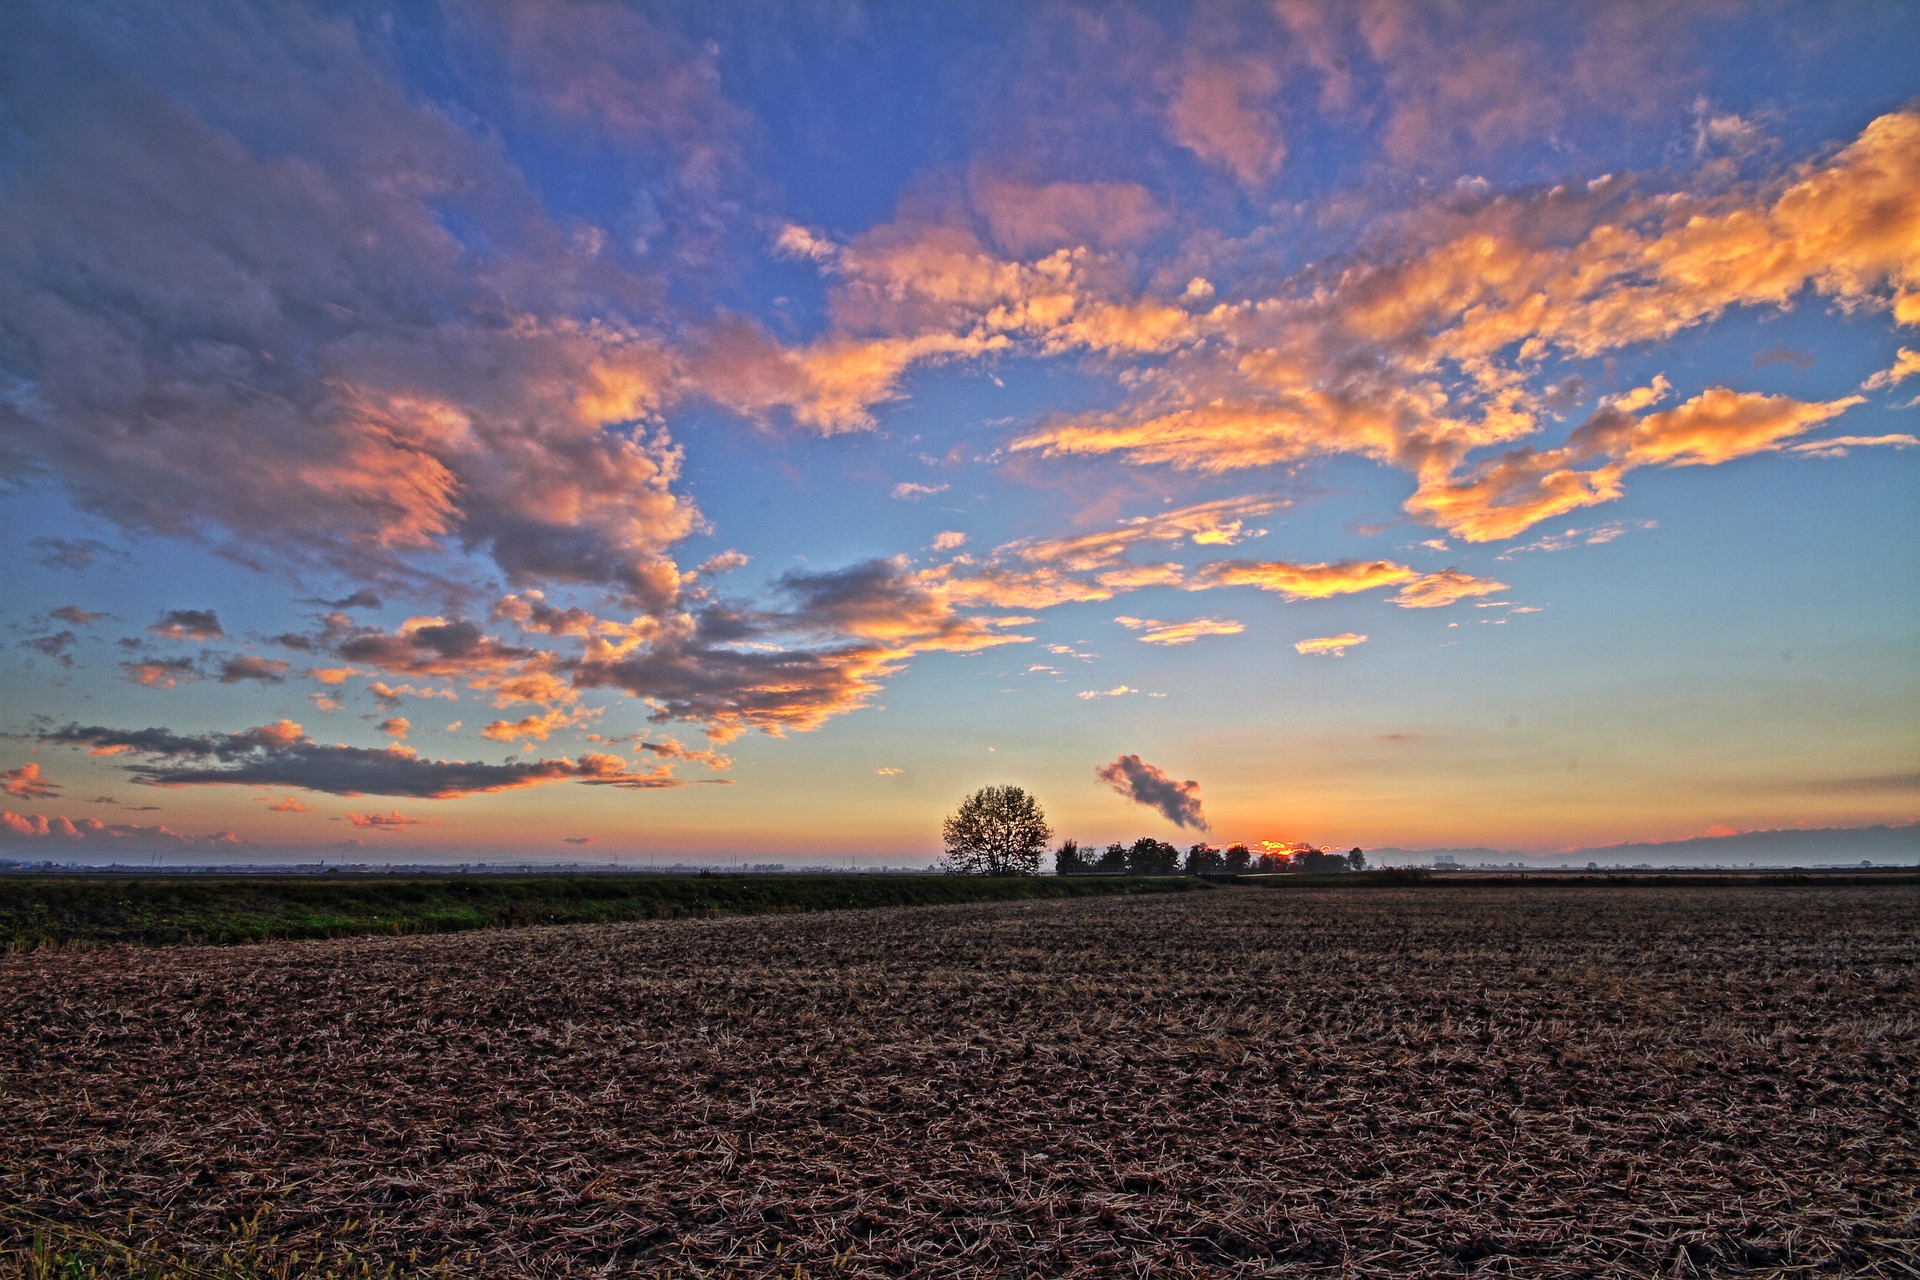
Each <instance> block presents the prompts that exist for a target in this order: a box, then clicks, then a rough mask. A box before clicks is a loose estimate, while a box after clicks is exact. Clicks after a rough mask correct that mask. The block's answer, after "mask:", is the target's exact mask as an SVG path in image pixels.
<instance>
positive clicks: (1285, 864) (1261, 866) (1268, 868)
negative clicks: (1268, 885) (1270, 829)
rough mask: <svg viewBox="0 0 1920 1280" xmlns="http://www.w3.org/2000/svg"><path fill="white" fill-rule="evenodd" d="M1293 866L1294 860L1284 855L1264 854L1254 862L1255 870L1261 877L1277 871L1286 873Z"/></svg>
mask: <svg viewBox="0 0 1920 1280" xmlns="http://www.w3.org/2000/svg"><path fill="white" fill-rule="evenodd" d="M1292 865H1293V859H1292V858H1290V857H1288V856H1287V855H1286V854H1283V853H1263V854H1261V855H1260V856H1259V857H1258V858H1255V859H1254V860H1253V869H1254V870H1255V871H1258V872H1259V873H1260V874H1261V875H1272V874H1273V873H1274V872H1276V871H1285V870H1287V869H1289V868H1290V867H1291V866H1292Z"/></svg>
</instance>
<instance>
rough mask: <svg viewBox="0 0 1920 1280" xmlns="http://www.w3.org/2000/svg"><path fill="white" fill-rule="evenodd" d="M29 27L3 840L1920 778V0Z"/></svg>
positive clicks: (1217, 826) (1290, 825)
mask: <svg viewBox="0 0 1920 1280" xmlns="http://www.w3.org/2000/svg"><path fill="white" fill-rule="evenodd" d="M0 24H3V25H0V50H4V51H3V52H0V190H3V191H4V201H3V202H0V469H3V470H0V474H3V475H4V478H5V484H6V488H5V490H4V492H3V493H0V513H3V514H0V520H4V522H5V523H4V526H0V529H3V532H4V540H5V541H4V545H5V554H6V560H5V563H6V564H7V567H8V571H7V582H8V590H7V593H6V599H7V605H6V615H5V627H6V631H5V637H4V638H5V641H6V648H5V650H4V654H3V655H0V688H3V690H4V699H0V701H4V709H3V710H0V732H4V733H5V734H6V735H7V736H6V737H5V738H4V739H0V773H4V774H5V775H6V785H7V792H8V794H7V796H6V797H5V799H4V808H5V812H6V814H7V816H6V817H5V818H4V819H0V836H4V838H5V841H6V845H5V847H6V849H7V850H8V851H9V852H19V851H47V852H49V853H52V854H55V855H57V856H89V857H94V856H108V855H111V854H114V853H116V852H124V853H127V854H129V855H133V854H148V853H151V852H152V851H155V850H159V851H162V852H165V853H167V854H169V855H171V854H172V853H174V852H178V853H179V854H180V856H183V857H184V856H193V857H214V856H217V857H240V858H253V857H267V856H282V855H284V854H287V853H293V854H298V855H301V856H306V855H308V854H310V853H314V852H326V853H333V852H335V851H338V850H342V849H346V850H353V851H357V852H355V853H354V855H353V856H366V857H384V856H392V857H400V858H408V859H412V858H418V857H457V856H467V855H470V854H472V855H479V856H488V857H498V856H516V857H531V858H543V857H553V858H562V857H565V858H572V857H579V856H593V857H601V856H645V855H652V856H681V855H686V856H693V857H707V856H717V855H732V854H754V855H761V854H764V855H768V856H781V857H789V856H795V855H804V856H845V857H851V858H855V859H862V860H866V861H869V862H892V863H895V864H898V863H901V862H916V861H925V860H927V859H930V858H931V857H933V856H934V855H936V854H937V852H938V831H939V826H940V819H941V817H942V815H943V814H944V813H946V812H947V811H948V810H950V809H951V808H952V806H953V805H954V804H955V803H956V802H957V800H958V799H959V798H960V797H961V796H962V795H964V794H965V793H966V792H967V791H969V790H971V789H972V788H974V787H977V786H979V785H983V784H986V783H994V782H1012V783H1017V784H1020V785H1024V786H1027V787H1029V788H1030V789H1032V790H1034V791H1035V792H1036V793H1037V794H1038V796H1039V797H1040V799H1041V801H1042V803H1043V804H1044V805H1045V806H1046V807H1047V810H1048V812H1049V813H1050V815H1052V817H1053V819H1054V825H1055V826H1056V828H1057V829H1058V830H1059V832H1060V834H1061V835H1062V836H1075V837H1078V838H1080V839H1082V840H1083V841H1095V842H1102V843H1104V842H1106V841H1108V840H1112V839H1131V838H1132V837H1134V836H1136V835H1139V834H1142V833H1151V834H1155V835H1158V836H1162V837H1165V838H1171V839H1175V840H1178V841H1180V842H1182V843H1189V842H1191V841H1194V840H1199V839H1209V840H1213V841H1215V842H1216V843H1219V842H1224V841H1228V840H1235V839H1239V840H1248V841H1260V840H1266V841H1272V842H1287V841H1312V842H1314V843H1319V844H1337V845H1339V846H1341V847H1346V846H1348V845H1352V844H1360V845H1363V846H1368V847H1378V846H1382V845H1401V846H1422V845H1435V846H1445V845H1467V844H1472V845H1493V846H1500V847H1514V848H1525V849H1532V850H1538V851H1546V850H1555V849H1563V848H1570V847H1578V846H1582V845H1591V844H1603V843H1610V842H1614V841H1620V840H1645V839H1677V838H1686V837H1692V836H1697V835H1701V834H1707V833H1724V832H1736V831H1745V830H1758V829H1770V828H1777V827H1792V826H1812V827H1825V826H1853V825H1867V824H1873V823H1884V822H1909V821H1912V820H1914V818H1915V817H1916V816H1917V811H1920V773H1917V772H1916V770H1917V769H1920V734H1916V732H1915V729H1914V727H1913V726H1914V725H1915V724H1920V714H1916V713H1917V712H1920V689H1916V671H1920V664H1916V662H1915V656H1916V639H1917V638H1920V607H1917V606H1916V598H1915V592H1914V584H1915V582H1916V581H1920V574H1917V573H1916V569H1917V568H1920V566H1917V565H1916V548H1917V547H1920V537H1916V533H1920V530H1917V529H1916V527H1915V526H1916V514H1915V513H1916V511H1920V502H1916V500H1915V499H1916V497H1917V496H1920V476H1917V474H1916V461H1917V460H1920V450H1916V449H1914V448H1912V447H1911V446H1913V444H1914V443H1915V440H1914V432H1915V418H1916V408H1915V401H1916V396H1917V395H1920V355H1915V354H1914V348H1915V347H1917V346H1920V342H1917V341H1916V339H1915V335H1914V332H1913V330H1914V328H1915V326H1916V325H1920V195H1916V192H1920V105H1916V91H1917V90H1920V85H1917V84H1916V83H1915V80H1914V76H1913V73H1912V66H1913V63H1914V57H1913V54H1914V52H1915V50H1916V49H1920V39H1916V37H1917V36H1920V21H1917V20H1916V16H1915V13H1914V11H1913V9H1912V7H1911V6H1908V5H1904V4H1894V3H1885V4H1848V5H1777V4H1762V5H1755V4H1740V3H1727V4H1724V5H1715V6H1692V7H1687V8H1686V9H1684V10H1683V11H1679V12H1675V11H1673V7H1671V6H1662V5H1652V4H1648V5H1638V4H1625V3H1620V4H1605V5H1591V6H1578V7H1573V6H1569V7H1565V8H1548V9H1542V7H1540V6H1536V5H1527V4H1518V3H1515V4H1476V5H1471V6H1459V5H1448V4H1410V3H1398V2H1392V3H1389V2H1387V0H1379V2H1377V3H1369V4H1358V5H1350V4H1340V5H1334V4H1325V5H1322V4H1317V3H1310V2H1307V0H1300V2H1298V3H1295V2H1292V0H1289V2H1287V3H1277V4H1272V5H1254V4H1246V5H1227V6H1209V7H1206V8H1203V9H1195V8H1192V7H1188V6H1153V5H1145V6H1130V5H1119V4H1115V5H1074V4H1060V5H1051V6H1028V5H994V4H983V5H966V6H962V5H940V6H868V5H857V4H843V5H794V6H788V7H785V8H781V9H778V10H770V9H768V8H766V7H765V6H758V5H731V6H730V5H712V6H698V7H693V6H646V5H616V4H586V3H581V4H562V3H554V4H546V5H484V4H474V5H453V4H448V5H417V6H415V5H410V6H375V5H345V6H338V7H332V8H328V9H326V10H325V11H316V10H314V9H312V8H311V7H307V6H291V5H287V6H281V5H265V4H262V5H249V6H242V7H240V8H238V9H219V10H215V9H213V8H211V7H205V6H196V5H192V4H186V5H177V6H168V7H167V8H166V10H165V11H164V12H161V11H157V10H154V9H153V8H152V7H151V6H139V5H111V4H90V5H85V6H71V5H35V4H24V5H18V6H12V7H10V8H9V11H8V13H7V15H6V16H5V17H4V18H0ZM1127 756H1137V757H1139V758H1140V760H1141V761H1142V762H1143V765H1144V767H1145V768H1146V769H1147V770H1149V771H1150V772H1147V773H1143V774H1138V775H1130V776H1139V777H1146V778H1149V779H1151V780H1155V785H1152V786H1144V785H1143V786H1135V785H1131V784H1126V783H1113V782H1109V781H1105V780H1103V778H1102V777H1100V776H1096V773H1097V771H1101V770H1102V769H1103V767H1104V766H1110V765H1111V763H1112V762H1114V761H1116V760H1120V759H1122V758H1124V757H1127ZM1104 776H1105V777H1114V776H1117V775H1116V774H1115V773H1114V771H1113V770H1112V769H1111V768H1107V769H1105V772H1104ZM1172 794H1177V795H1179V796H1180V797H1182V801H1181V803H1179V804H1177V805H1176V804H1169V803H1166V802H1165V800H1164V797H1165V796H1167V795H1172ZM1196 815H1198V816H1196Z"/></svg>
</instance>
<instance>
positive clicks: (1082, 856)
mask: <svg viewBox="0 0 1920 1280" xmlns="http://www.w3.org/2000/svg"><path fill="white" fill-rule="evenodd" d="M1091 870H1093V866H1092V864H1091V863H1089V862H1088V861H1087V855H1086V853H1085V851H1083V850H1082V849H1081V848H1080V842H1079V841H1078V840H1062V841H1061V842H1060V847H1059V848H1058V849H1055V850H1054V851H1053V874H1055V875H1057V876H1083V875H1085V874H1086V873H1087V872H1089V871H1091Z"/></svg>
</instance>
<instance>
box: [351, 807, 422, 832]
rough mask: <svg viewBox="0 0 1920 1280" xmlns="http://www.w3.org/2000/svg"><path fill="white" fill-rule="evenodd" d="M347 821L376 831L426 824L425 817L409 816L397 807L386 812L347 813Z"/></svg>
mask: <svg viewBox="0 0 1920 1280" xmlns="http://www.w3.org/2000/svg"><path fill="white" fill-rule="evenodd" d="M347 821H348V822H351V823H352V824H353V825H354V826H356V827H367V828H372V829H374V830H376V831H394V830H398V829H399V828H401V827H418V826H425V825H427V820H426V819H425V818H409V817H407V816H406V815H405V814H403V813H401V812H400V811H399V810H398V809H393V810H390V811H388V812H386V813H349V814H348V815H347Z"/></svg>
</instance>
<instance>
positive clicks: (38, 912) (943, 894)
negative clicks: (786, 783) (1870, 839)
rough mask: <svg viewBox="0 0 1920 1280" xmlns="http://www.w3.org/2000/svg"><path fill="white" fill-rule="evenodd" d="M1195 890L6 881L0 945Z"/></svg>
mask: <svg viewBox="0 0 1920 1280" xmlns="http://www.w3.org/2000/svg"><path fill="white" fill-rule="evenodd" d="M1203 887H1205V886H1204V885H1203V884H1202V882H1200V881H1198V880H1195V879H1193V878H1191V877H1180V876H1168V877H1136V876H1072V877H1062V876H1019V877H985V876H977V877H976V876H914V875H844V876H836V875H793V876H776V875H769V876H760V875H755V876H727V875H712V876H658V875H635V876H624V875H586V876H542V875H433V876H411V875H410V876H393V877H388V876H380V875H366V876H330V875H318V876H305V875H302V876H292V875H288V876H278V875H255V876H215V875H207V876H191V877H189V876H170V877H169V876H154V877H142V876H120V875H114V876H107V875H100V876H46V877H18V878H12V877H8V878H3V879H0V947H3V948H5V949H7V950H14V951H18V950H32V949H38V948H41V947H69V946H89V945H100V944H104V943H134V944H139V945H146V946H166V945H177V944H195V943H216V944H225V943H236V942H264V941H268V940H271V939H282V938H339V937H356V936H364V935H368V934H376V935H377V934H406V933H445V932H451V931H454V930H461V929H485V928H501V927H508V926H516V925H539V924H600V923H607V922H611V921H618V920H657V919H666V918H672V917H680V916H721V915H765V914H773V913H780V912H797V911H830V910H839V909H844V908H849V907H902V906H928V905H935V904H940V903H957V902H1004V901H1014V900H1022V899H1046V898H1083V897H1091V896H1099V895H1108V894H1128V893H1165V892H1178V891H1181V890H1188V889H1196V888H1203Z"/></svg>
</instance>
